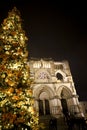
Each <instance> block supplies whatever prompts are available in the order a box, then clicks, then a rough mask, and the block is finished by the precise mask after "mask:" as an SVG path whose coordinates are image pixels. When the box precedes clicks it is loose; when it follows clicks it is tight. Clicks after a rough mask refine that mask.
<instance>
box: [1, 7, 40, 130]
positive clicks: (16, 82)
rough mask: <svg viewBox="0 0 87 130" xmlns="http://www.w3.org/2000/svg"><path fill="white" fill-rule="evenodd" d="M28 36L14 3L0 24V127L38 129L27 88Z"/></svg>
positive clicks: (31, 96)
mask: <svg viewBox="0 0 87 130" xmlns="http://www.w3.org/2000/svg"><path fill="white" fill-rule="evenodd" d="M27 40H28V39H27V37H26V35H25V31H24V30H23V29H22V20H21V18H20V12H19V11H18V10H17V9H16V7H14V8H13V9H12V11H9V13H8V17H7V18H6V19H4V21H3V23H2V24H1V27H0V130H3V129H7V130H10V129H17V130H24V129H25V128H26V129H32V130H38V129H39V127H38V126H39V125H38V113H37V112H36V111H35V109H34V107H33V104H34V98H33V93H32V90H31V88H30V84H31V80H30V76H29V65H28V51H27V44H26V41H27Z"/></svg>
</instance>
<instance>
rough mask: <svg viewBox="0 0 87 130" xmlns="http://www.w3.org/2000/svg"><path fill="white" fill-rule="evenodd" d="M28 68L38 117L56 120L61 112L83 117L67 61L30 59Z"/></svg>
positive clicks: (61, 114)
mask: <svg viewBox="0 0 87 130" xmlns="http://www.w3.org/2000/svg"><path fill="white" fill-rule="evenodd" d="M29 66H30V78H31V79H32V80H33V81H34V82H33V84H32V85H31V88H32V89H33V96H34V98H35V108H36V109H37V111H39V115H40V116H42V115H53V116H55V117H57V118H58V117H61V116H63V111H67V112H69V113H71V114H72V115H73V114H74V115H75V116H83V113H82V109H81V107H80V103H79V101H78V95H77V93H76V89H75V86H74V82H73V78H72V74H71V71H70V67H69V63H68V61H61V62H58V61H54V60H52V59H51V58H50V59H45V58H44V59H35V58H31V59H30V61H29Z"/></svg>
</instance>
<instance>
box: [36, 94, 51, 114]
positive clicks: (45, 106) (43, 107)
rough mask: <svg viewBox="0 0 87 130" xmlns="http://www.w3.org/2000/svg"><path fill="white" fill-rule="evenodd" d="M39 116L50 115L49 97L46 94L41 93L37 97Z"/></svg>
mask: <svg viewBox="0 0 87 130" xmlns="http://www.w3.org/2000/svg"><path fill="white" fill-rule="evenodd" d="M38 106H39V115H40V116H41V115H49V114H50V105H49V96H48V94H47V92H41V93H40V95H39V102H38Z"/></svg>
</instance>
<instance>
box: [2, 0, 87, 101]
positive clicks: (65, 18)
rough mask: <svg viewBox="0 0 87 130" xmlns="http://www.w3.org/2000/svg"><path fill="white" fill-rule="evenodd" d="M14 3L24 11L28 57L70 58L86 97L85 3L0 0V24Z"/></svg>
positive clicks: (81, 93) (80, 90)
mask: <svg viewBox="0 0 87 130" xmlns="http://www.w3.org/2000/svg"><path fill="white" fill-rule="evenodd" d="M0 2H1V1H0ZM14 6H16V7H17V9H18V10H19V11H20V13H21V18H22V19H23V29H24V30H25V31H26V35H27V37H28V38H29V41H28V50H29V58H30V57H35V58H52V59H53V60H55V61H62V60H68V61H69V64H70V68H71V73H72V76H73V80H74V83H75V87H76V90H77V94H78V95H79V100H87V82H86V81H87V57H86V56H87V54H86V53H87V9H86V6H85V3H80V2H79V3H76V2H75V3H74V2H73V3H70V2H64V3H63V1H62V2H60V3H59V2H57V0H54V1H53V2H50V1H48V0H41V1H38V0H36V2H35V1H32V0H3V2H1V3H0V24H1V23H2V21H3V19H4V18H6V17H7V15H8V11H10V10H12V8H13V7H14Z"/></svg>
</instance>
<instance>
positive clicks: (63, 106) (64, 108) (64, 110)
mask: <svg viewBox="0 0 87 130" xmlns="http://www.w3.org/2000/svg"><path fill="white" fill-rule="evenodd" d="M61 105H62V109H63V114H64V115H66V114H67V113H68V106H67V101H66V99H61Z"/></svg>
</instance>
